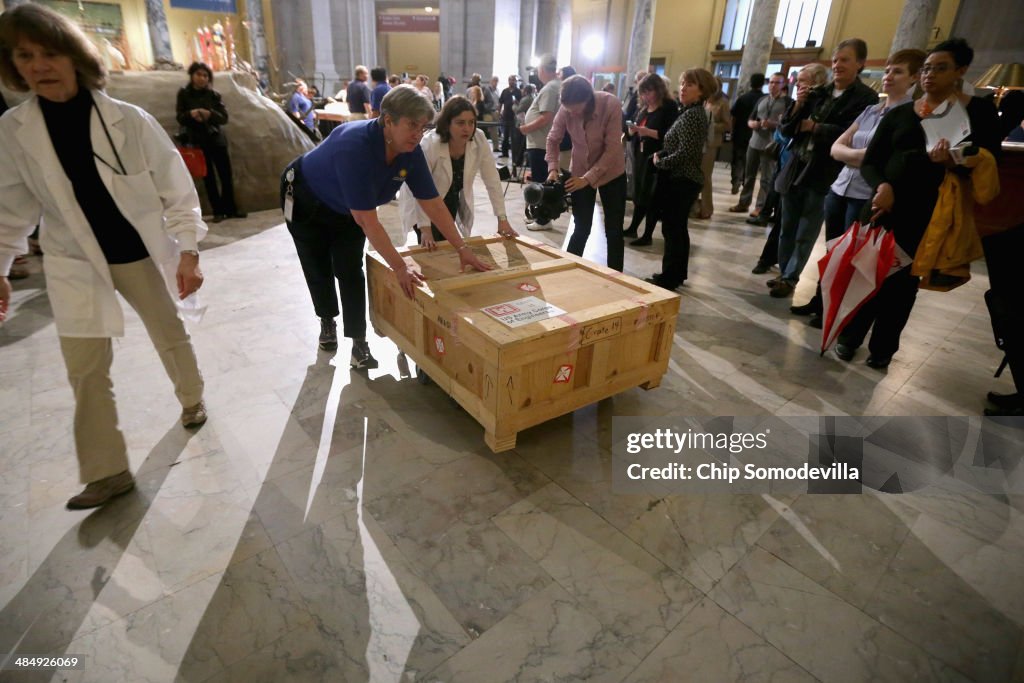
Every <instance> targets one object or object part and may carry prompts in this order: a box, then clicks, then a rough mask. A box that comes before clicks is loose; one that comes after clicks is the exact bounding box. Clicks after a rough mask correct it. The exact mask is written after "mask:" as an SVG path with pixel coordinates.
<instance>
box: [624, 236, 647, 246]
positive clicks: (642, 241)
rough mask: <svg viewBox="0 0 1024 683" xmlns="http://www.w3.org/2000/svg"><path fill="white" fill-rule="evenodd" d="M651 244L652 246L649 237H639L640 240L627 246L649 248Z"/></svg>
mask: <svg viewBox="0 0 1024 683" xmlns="http://www.w3.org/2000/svg"><path fill="white" fill-rule="evenodd" d="M651 244H652V242H651V238H650V237H641V238H640V239H637V240H633V241H632V242H630V243H629V246H631V247H649V246H651Z"/></svg>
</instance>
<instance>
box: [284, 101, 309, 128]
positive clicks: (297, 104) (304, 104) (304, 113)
mask: <svg viewBox="0 0 1024 683" xmlns="http://www.w3.org/2000/svg"><path fill="white" fill-rule="evenodd" d="M288 111H289V112H290V113H292V114H300V115H301V118H302V122H303V123H304V124H306V128H309V129H310V130H313V125H314V124H313V101H312V100H310V99H309V98H308V97H306V96H305V95H303V94H302V93H300V92H294V93H292V98H291V99H290V100H288Z"/></svg>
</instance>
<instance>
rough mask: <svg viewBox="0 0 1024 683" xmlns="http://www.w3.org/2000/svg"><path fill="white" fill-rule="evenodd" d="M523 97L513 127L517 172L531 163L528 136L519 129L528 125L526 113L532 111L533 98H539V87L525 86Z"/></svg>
mask: <svg viewBox="0 0 1024 683" xmlns="http://www.w3.org/2000/svg"><path fill="white" fill-rule="evenodd" d="M522 93H523V95H522V97H520V98H519V101H518V102H516V107H515V113H516V120H515V124H514V125H513V126H512V168H513V170H515V169H516V168H517V167H519V166H523V167H526V166H528V165H529V162H527V161H526V136H525V135H523V134H522V133H521V132H520V130H519V128H520V127H521V126H522V125H523V124H525V123H526V112H528V111H529V110H530V106H531V105H532V104H533V98H534V97H536V96H537V86H535V85H534V84H533V83H527V84H525V85H524V86H523V89H522Z"/></svg>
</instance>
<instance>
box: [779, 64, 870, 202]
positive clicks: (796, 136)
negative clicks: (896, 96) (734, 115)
mask: <svg viewBox="0 0 1024 683" xmlns="http://www.w3.org/2000/svg"><path fill="white" fill-rule="evenodd" d="M834 91H835V84H834V83H829V84H828V85H826V86H825V87H823V88H815V89H814V90H813V91H811V94H810V95H809V96H808V98H807V102H806V103H805V104H804V106H802V107H800V108H799V109H797V103H796V100H793V104H791V105H790V106H789V109H787V110H786V113H785V114H783V115H782V119H781V120H780V121H779V123H780V124H781V126H780V128H779V130H780V132H781V133H782V134H783V135H785V136H786V137H789V138H792V140H793V142H792V147H791V149H792V150H793V152H794V154H796V155H798V156H799V157H800V159H801V160H802V161H803V162H804V163H805V164H806V168H804V169H803V171H802V172H801V173H800V174H799V175H798V176H797V178H796V180H795V182H794V185H800V186H802V187H807V188H810V189H812V190H814V191H815V192H818V193H819V194H824V193H826V192H828V188H829V186H830V185H832V183H834V182H835V180H836V178H837V177H839V172H840V171H842V170H843V162H841V161H836V160H835V159H833V158H832V144H833V143H834V142H835V141H836V140H838V139H839V136H840V135H842V134H843V133H844V132H846V129H847V128H849V127H850V126H851V125H852V124H853V122H854V121H856V120H857V117H858V116H860V113H861V112H862V111H864V110H865V109H867V108H868V107H870V106H871V105H874V104H877V103H878V93H876V92H875V91H874V90H872V89H871V88H869V87H868V86H866V85H864V83H862V82H861V80H860V79H859V78H858V79H857V80H855V81H854V82H853V85H851V86H850V87H849V88H847V89H846V90H845V91H844V92H843V94H842V95H840V96H839V97H838V98H835V97H832V93H833V92H834ZM808 118H811V119H812V120H814V121H815V122H816V123H817V124H818V126H817V128H816V129H815V130H814V132H813V133H811V132H800V124H801V123H802V122H803V121H805V120H807V119H808Z"/></svg>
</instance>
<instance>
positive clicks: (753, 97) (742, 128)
mask: <svg viewBox="0 0 1024 683" xmlns="http://www.w3.org/2000/svg"><path fill="white" fill-rule="evenodd" d="M762 97H764V93H763V92H761V91H760V90H748V91H747V92H745V93H743V94H742V95H740V96H739V97H737V98H736V101H735V102H733V103H732V107H730V108H729V113H730V114H731V115H732V142H733V144H734V145H739V146H740V147H744V146H746V145H748V144H749V143H750V137H751V136H752V135H753V134H754V131H752V130H750V126H748V125H747V120H748V119H749V118H750V115H751V114H752V113H753V111H754V108H755V107H756V106H757V103H758V101H760V99H761V98H762Z"/></svg>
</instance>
